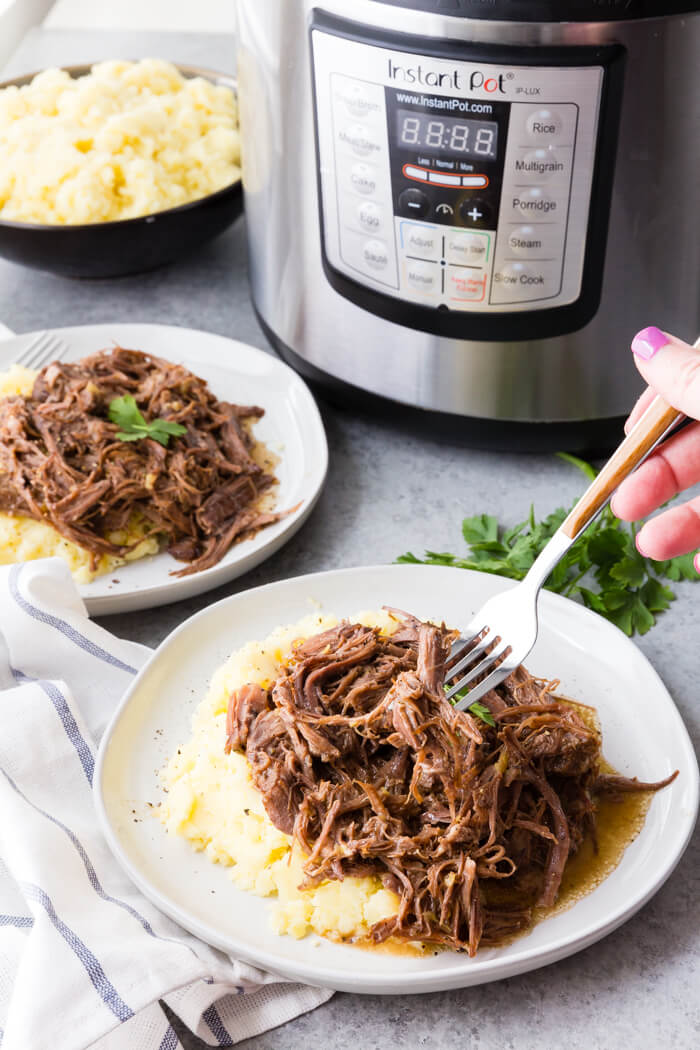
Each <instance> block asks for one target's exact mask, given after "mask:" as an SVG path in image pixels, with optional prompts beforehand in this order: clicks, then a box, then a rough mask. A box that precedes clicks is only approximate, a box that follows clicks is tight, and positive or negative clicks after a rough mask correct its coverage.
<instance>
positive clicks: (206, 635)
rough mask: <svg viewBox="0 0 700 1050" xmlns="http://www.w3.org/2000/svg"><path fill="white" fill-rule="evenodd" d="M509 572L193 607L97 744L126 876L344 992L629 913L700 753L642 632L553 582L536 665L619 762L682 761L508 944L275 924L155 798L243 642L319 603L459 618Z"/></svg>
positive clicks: (221, 933) (392, 569) (597, 927)
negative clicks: (388, 945)
mask: <svg viewBox="0 0 700 1050" xmlns="http://www.w3.org/2000/svg"><path fill="white" fill-rule="evenodd" d="M507 586H509V583H508V581H506V580H503V579H501V578H499V577H495V576H486V575H483V574H481V573H474V572H468V571H465V570H464V569H450V568H434V567H429V566H412V565H389V566H378V567H375V568H360V569H344V570H340V571H335V572H325V573H318V574H315V575H311V576H301V577H297V578H296V579H292V580H285V581H283V582H281V583H273V584H268V585H267V586H265V587H257V588H255V589H254V590H250V591H247V592H244V593H242V594H237V595H234V596H233V597H230V598H225V599H224V600H223V601H220V602H217V603H216V604H215V605H212V606H210V607H209V608H208V609H204V610H203V611H202V612H200V613H198V614H197V615H196V616H193V617H192V618H191V619H189V620H187V621H186V622H185V623H183V624H182V625H181V626H180V627H178V628H177V630H176V631H174V632H173V633H172V634H171V635H170V637H169V638H168V639H167V640H166V641H165V642H163V644H162V645H161V646H160V647H159V648H158V649H157V650H156V652H155V653H154V655H153V656H152V657H151V659H150V660H149V661H148V663H147V664H146V666H145V667H144V668H143V670H142V671H141V672H140V674H139V675H138V677H137V678H136V679H135V681H134V684H133V686H132V687H131V689H130V690H129V692H128V693H127V695H126V696H125V698H124V700H123V701H122V703H121V705H120V707H119V710H118V711H117V713H116V715H115V716H114V718H113V719H112V722H111V723H110V725H109V727H108V729H107V731H106V733H105V735H104V737H103V740H102V743H101V746H100V752H99V756H98V761H97V769H96V773H95V798H96V804H97V811H98V813H99V817H100V821H101V824H102V827H103V830H104V833H105V835H106V837H107V840H108V842H109V845H110V847H111V849H112V850H113V852H114V854H115V856H116V857H117V859H118V861H119V862H120V863H121V864H122V866H123V867H124V868H125V870H126V871H127V873H128V874H129V876H130V877H131V878H132V879H133V881H134V882H135V883H136V884H137V885H138V886H139V888H140V889H141V890H142V891H143V893H144V894H145V895H146V896H147V897H148V898H150V900H152V901H153V902H154V903H155V904H156V905H157V906H158V907H159V908H160V909H161V910H162V911H164V912H166V913H167V914H168V915H169V916H171V918H173V919H175V920H176V921H177V922H179V923H180V924H181V925H182V926H184V927H186V928H187V929H188V930H190V931H191V932H193V933H195V934H196V935H197V936H199V937H201V938H202V940H204V941H208V942H209V943H210V944H213V945H215V946H216V947H218V948H221V949H223V950H224V951H225V952H228V953H229V954H231V955H233V956H236V957H237V958H240V959H244V960H246V961H249V962H251V963H254V964H256V965H258V966H262V967H264V968H266V969H269V970H272V971H274V972H276V973H278V974H282V975H284V976H286V977H289V978H294V979H298V980H301V981H306V982H308V983H310V984H316V985H324V986H326V987H331V988H336V989H339V990H343V991H350V992H368V993H375V994H376V993H403V992H428V991H438V990H441V989H447V988H459V987H462V986H465V985H472V984H481V983H483V982H485V981H494V980H497V979H500V978H503V977H510V976H512V975H513V974H516V973H522V972H523V971H525V970H532V969H535V968H536V967H538V966H544V965H545V964H547V963H551V962H554V961H555V960H557V959H561V958H563V957H564V956H565V955H570V954H571V953H572V952H576V951H579V950H580V949H581V948H585V947H586V946H587V945H589V944H592V943H593V942H594V941H596V940H598V939H599V938H600V937H603V936H605V934H606V933H609V932H610V931H611V930H613V929H615V927H616V926H619V925H620V923H622V922H624V920H625V919H627V918H629V916H630V915H632V914H633V913H634V912H635V911H637V909H638V908H640V907H641V906H642V905H643V904H644V903H645V901H647V900H648V899H649V898H650V897H651V895H652V894H653V893H654V892H655V890H657V889H658V888H659V886H660V885H661V884H662V883H663V881H664V880H665V879H666V878H667V877H668V875H669V874H670V873H671V871H672V870H673V868H674V866H675V864H676V863H677V861H678V860H679V858H680V856H681V854H682V853H683V850H684V849H685V847H686V845H687V843H688V839H689V837H690V833H691V831H692V828H693V824H694V821H695V815H696V811H697V806H698V767H697V763H696V761H695V756H694V753H693V749H692V746H691V743H690V740H689V737H688V734H687V732H686V730H685V727H684V725H683V722H682V721H681V718H680V715H679V714H678V711H677V710H676V708H675V706H674V704H673V701H672V700H671V697H670V696H669V694H668V693H667V691H666V689H665V688H664V686H663V684H662V682H661V680H660V679H659V677H658V676H657V674H656V672H655V671H654V669H653V668H652V667H651V665H650V664H649V663H648V662H647V660H646V659H645V657H644V656H643V655H642V654H641V653H640V652H639V650H638V649H637V648H636V646H635V645H633V643H632V642H630V641H629V640H628V639H627V638H626V637H625V636H624V635H623V634H622V633H621V632H620V631H618V629H617V628H616V627H613V626H612V625H611V624H609V623H607V622H606V621H605V620H603V619H601V618H600V617H599V616H597V615H595V614H594V613H591V612H589V611H588V610H586V609H584V608H582V607H581V606H580V605H576V604H574V603H573V602H571V601H568V600H567V599H565V598H560V597H558V596H556V595H552V594H550V593H548V592H545V593H543V594H542V598H541V628H540V636H539V639H538V641H537V645H536V647H535V649H534V650H533V652H532V654H531V656H530V659H529V660H528V661H527V664H528V667H529V669H530V670H531V671H532V672H533V673H534V674H539V675H543V676H547V677H557V678H560V679H561V682H562V689H563V691H564V692H565V693H567V694H568V695H569V696H571V697H572V698H574V699H577V700H581V701H584V702H585V703H589V704H594V705H595V706H596V707H597V708H598V711H599V714H600V718H601V722H602V727H603V745H604V751H605V754H606V757H607V758H608V759H609V760H610V761H611V762H612V763H613V765H614V766H615V767H616V768H617V769H618V770H620V771H621V772H622V773H625V774H629V775H637V776H639V777H640V778H641V779H643V780H656V779H659V778H661V777H665V776H666V775H667V774H668V773H670V772H672V771H673V770H674V769H678V770H679V771H680V774H679V776H678V778H677V779H676V780H675V781H674V783H673V784H672V785H671V786H670V787H669V788H666V789H665V790H664V791H661V792H659V794H658V795H656V796H655V797H654V799H653V800H652V803H651V807H650V810H649V814H648V816H647V820H646V823H645V825H644V828H643V830H642V832H641V834H640V835H639V837H638V838H637V839H636V840H635V841H634V842H633V843H632V844H631V845H630V846H629V848H628V849H627V851H626V853H625V855H624V857H623V860H622V862H621V863H620V865H619V867H618V868H617V869H616V870H615V871H614V872H613V873H612V874H611V875H610V877H609V878H608V879H606V880H605V882H604V883H602V884H601V885H600V886H599V887H598V888H597V889H595V890H594V891H593V892H592V893H591V894H590V895H589V896H587V897H585V898H584V899H583V900H581V901H579V902H578V903H576V904H575V905H574V906H573V907H572V908H571V909H570V910H569V911H566V912H563V913H561V914H559V915H556V916H554V917H553V918H550V919H547V920H546V921H545V922H542V923H540V924H539V925H538V926H536V927H535V928H534V929H533V930H532V931H531V932H530V933H529V934H527V936H525V937H522V938H520V939H519V940H517V941H515V942H514V943H513V944H511V945H508V946H507V947H504V948H499V949H487V950H484V951H480V952H479V953H478V955H477V956H476V958H474V959H470V958H469V957H468V956H466V955H465V954H460V953H456V952H441V953H439V954H438V955H429V956H427V957H425V958H415V957H409V956H403V955H384V954H379V953H377V952H372V951H363V950H362V949H359V948H353V947H351V946H348V945H338V944H333V943H331V942H330V941H326V940H323V939H322V938H319V937H315V936H314V937H307V938H305V939H304V940H301V941H295V940H293V939H292V938H291V937H288V936H278V935H277V934H275V933H273V931H272V928H271V926H270V924H269V921H268V911H269V908H270V905H269V903H268V902H266V901H265V900H262V899H261V898H259V897H255V896H253V895H252V894H249V893H246V892H244V891H242V890H239V889H237V888H236V887H235V886H234V885H233V883H232V882H231V880H230V876H229V874H228V873H227V871H226V869H225V868H222V867H220V866H217V865H215V864H213V863H211V862H210V861H208V860H207V859H206V857H205V856H203V855H202V854H201V853H195V852H194V851H193V850H192V849H191V847H190V846H189V845H188V844H187V843H186V842H185V840H184V839H182V838H180V837H177V836H170V835H167V834H166V832H165V830H164V829H163V827H162V825H161V824H160V822H159V821H158V819H157V818H156V817H155V816H154V814H153V811H152V809H151V808H150V806H149V805H148V804H149V803H151V804H154V803H158V801H159V800H160V799H161V798H162V795H161V793H160V789H159V786H158V777H157V773H156V770H158V769H160V768H162V766H163V765H164V764H165V762H166V761H167V759H168V758H169V757H170V755H171V754H172V753H173V752H174V751H175V750H176V749H177V747H179V746H180V744H181V743H182V742H183V741H185V740H186V739H187V738H188V737H189V733H190V718H191V715H192V712H193V711H194V709H195V707H196V706H197V704H198V703H199V700H200V699H201V697H202V696H203V695H204V693H205V691H206V689H207V685H208V682H209V679H210V677H211V675H212V672H213V671H214V670H215V669H216V668H217V667H218V666H219V665H220V664H221V663H223V661H224V660H225V659H226V657H227V656H228V654H229V653H230V652H231V651H232V650H233V649H236V648H237V647H239V646H240V645H242V644H243V643H244V642H247V641H250V640H252V639H262V638H264V637H265V636H266V635H267V634H269V632H270V631H271V630H272V629H273V628H274V627H276V626H277V625H279V624H285V623H294V622H296V621H297V620H299V619H300V618H301V617H302V616H305V615H308V613H309V612H311V611H313V610H315V609H318V608H319V606H320V608H321V609H322V610H323V611H324V612H327V613H334V614H336V615H338V616H352V615H353V613H357V612H360V611H361V610H363V609H372V608H379V607H380V606H381V605H392V606H396V607H398V608H402V609H405V610H408V611H410V612H413V613H415V614H416V615H417V616H420V617H425V618H431V619H435V620H438V621H439V620H442V619H444V620H445V621H446V622H447V623H448V624H453V625H456V626H459V625H460V624H463V623H467V622H468V621H469V619H470V618H471V615H472V613H473V612H475V611H476V610H477V609H478V608H479V607H480V606H481V604H482V602H484V601H485V600H486V599H487V598H489V597H490V596H491V595H492V594H495V593H496V592H497V591H499V590H501V589H503V588H504V587H507ZM317 603H318V604H317ZM222 748H223V740H222ZM134 810H136V817H135V816H134Z"/></svg>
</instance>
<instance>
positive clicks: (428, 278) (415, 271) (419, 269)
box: [404, 259, 441, 295]
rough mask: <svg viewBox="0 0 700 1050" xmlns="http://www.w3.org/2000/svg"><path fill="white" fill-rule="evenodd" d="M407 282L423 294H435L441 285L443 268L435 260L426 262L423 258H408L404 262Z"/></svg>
mask: <svg viewBox="0 0 700 1050" xmlns="http://www.w3.org/2000/svg"><path fill="white" fill-rule="evenodd" d="M404 271H405V274H406V283H407V284H409V285H410V286H411V288H413V289H414V291H416V292H421V293H422V294H423V295H434V293H435V292H436V291H438V289H439V287H440V283H441V280H440V274H441V270H440V267H439V266H438V264H437V263H435V262H424V261H423V260H421V259H406V262H405V264H404Z"/></svg>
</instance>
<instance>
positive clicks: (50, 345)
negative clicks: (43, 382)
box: [15, 332, 66, 370]
mask: <svg viewBox="0 0 700 1050" xmlns="http://www.w3.org/2000/svg"><path fill="white" fill-rule="evenodd" d="M65 349H66V348H65V345H64V343H63V342H62V341H61V340H60V339H59V338H58V336H57V335H54V333H53V332H38V333H37V335H35V336H34V338H33V339H32V341H31V342H30V343H29V344H28V346H26V347H25V348H24V350H23V351H22V353H21V354H19V355H18V356H17V358H16V359H15V360H16V364H18V365H22V366H23V367H24V368H32V369H36V370H38V369H40V368H43V366H44V365H46V364H48V363H49V361H57V360H59V358H60V357H61V356H62V355H63V353H64V352H65Z"/></svg>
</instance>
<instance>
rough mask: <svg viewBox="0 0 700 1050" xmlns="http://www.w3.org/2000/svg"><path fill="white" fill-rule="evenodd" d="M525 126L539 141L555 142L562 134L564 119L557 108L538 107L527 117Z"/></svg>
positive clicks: (529, 133)
mask: <svg viewBox="0 0 700 1050" xmlns="http://www.w3.org/2000/svg"><path fill="white" fill-rule="evenodd" d="M525 127H526V128H527V133H528V135H529V136H530V138H533V139H536V141H537V142H554V140H555V139H557V138H559V136H560V135H561V129H562V120H561V116H560V115H559V113H558V112H557V111H556V109H537V110H535V112H534V113H531V114H530V116H529V117H528V118H527V121H526V122H525Z"/></svg>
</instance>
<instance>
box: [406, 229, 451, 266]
mask: <svg viewBox="0 0 700 1050" xmlns="http://www.w3.org/2000/svg"><path fill="white" fill-rule="evenodd" d="M401 243H402V245H403V248H404V251H405V252H406V254H407V255H415V256H417V257H418V258H419V259H439V258H440V257H441V255H442V231H440V230H436V229H434V227H432V226H423V225H419V224H418V223H415V224H414V223H411V222H402V223H401Z"/></svg>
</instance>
